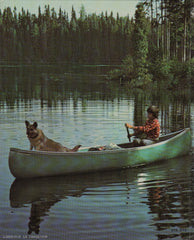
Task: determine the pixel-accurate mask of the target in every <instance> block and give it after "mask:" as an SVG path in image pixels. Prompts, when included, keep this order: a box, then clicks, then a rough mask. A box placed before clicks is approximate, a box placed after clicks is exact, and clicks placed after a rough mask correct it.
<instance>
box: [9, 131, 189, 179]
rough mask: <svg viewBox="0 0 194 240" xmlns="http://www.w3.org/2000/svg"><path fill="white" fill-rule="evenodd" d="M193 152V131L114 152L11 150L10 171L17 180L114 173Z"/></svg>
mask: <svg viewBox="0 0 194 240" xmlns="http://www.w3.org/2000/svg"><path fill="white" fill-rule="evenodd" d="M190 148H191V132H190V129H185V130H184V131H182V132H181V133H180V134H177V135H176V136H175V137H172V138H171V139H168V140H166V141H163V142H160V143H156V144H153V145H149V146H144V147H136V148H128V149H119V150H111V151H97V152H76V153H56V152H40V151H26V150H20V149H15V148H11V149H10V154H9V168H10V171H11V173H12V174H13V176H14V177H16V178H32V177H44V176H56V175H64V174H71V173H83V172H92V171H101V170H112V169H120V168H125V167H136V166H140V165H145V164H149V163H152V162H155V161H160V160H165V159H170V158H175V157H178V156H182V155H186V154H188V152H189V151H190Z"/></svg>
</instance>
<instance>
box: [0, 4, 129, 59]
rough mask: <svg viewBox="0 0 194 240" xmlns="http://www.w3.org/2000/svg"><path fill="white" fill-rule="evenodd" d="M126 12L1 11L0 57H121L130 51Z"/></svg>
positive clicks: (47, 9)
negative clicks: (116, 13)
mask: <svg viewBox="0 0 194 240" xmlns="http://www.w3.org/2000/svg"><path fill="white" fill-rule="evenodd" d="M130 32H131V23H130V20H129V16H127V17H119V16H118V15H117V17H116V18H114V16H113V13H110V15H108V14H107V12H106V13H102V14H101V15H97V14H95V13H94V14H89V15H88V14H87V13H86V11H85V8H84V6H82V7H81V9H80V16H79V17H78V16H77V14H76V12H75V10H74V8H73V7H72V12H71V17H70V20H69V17H68V14H67V13H66V12H65V11H63V10H62V9H61V8H60V9H59V13H58V14H57V13H56V11H55V9H53V8H52V9H50V6H49V5H46V6H45V8H44V10H43V11H41V8H40V7H39V9H38V15H37V16H36V15H35V14H31V13H29V12H28V11H27V12H26V11H24V9H23V10H22V12H20V13H17V9H16V8H14V10H13V12H12V10H11V9H10V8H6V9H4V10H3V13H2V14H0V58H1V60H2V61H3V60H4V61H18V59H20V60H21V61H26V60H27V61H28V62H33V61H41V62H87V63H88V62H94V63H103V62H104V63H108V62H111V63H112V62H113V61H116V63H118V62H119V61H122V59H123V58H125V56H126V55H127V54H128V53H129V52H130V45H132V44H130V42H131V36H130V34H129V33H130Z"/></svg>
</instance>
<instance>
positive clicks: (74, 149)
mask: <svg viewBox="0 0 194 240" xmlns="http://www.w3.org/2000/svg"><path fill="white" fill-rule="evenodd" d="M80 147H81V145H76V146H75V147H74V148H73V149H72V151H73V152H77V151H78V149H79V148H80Z"/></svg>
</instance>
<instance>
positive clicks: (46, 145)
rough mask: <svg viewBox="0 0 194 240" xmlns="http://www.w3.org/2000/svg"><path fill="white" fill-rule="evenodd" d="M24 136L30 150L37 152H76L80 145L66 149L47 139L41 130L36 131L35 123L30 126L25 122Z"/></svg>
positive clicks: (36, 125)
mask: <svg viewBox="0 0 194 240" xmlns="http://www.w3.org/2000/svg"><path fill="white" fill-rule="evenodd" d="M25 124H26V134H27V137H28V139H29V141H30V150H32V149H33V148H34V149H35V150H37V151H52V152H77V151H78V149H79V148H80V147H81V145H77V146H75V147H74V148H73V149H69V148H66V147H64V146H62V145H61V144H60V143H58V142H55V141H53V140H52V139H49V138H47V137H46V136H45V135H44V133H43V131H42V130H41V129H38V128H37V127H38V124H37V122H34V123H33V124H30V123H29V122H28V121H25Z"/></svg>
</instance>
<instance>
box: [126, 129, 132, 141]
mask: <svg viewBox="0 0 194 240" xmlns="http://www.w3.org/2000/svg"><path fill="white" fill-rule="evenodd" d="M126 129H127V137H128V139H129V142H131V135H130V133H129V128H128V127H126Z"/></svg>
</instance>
